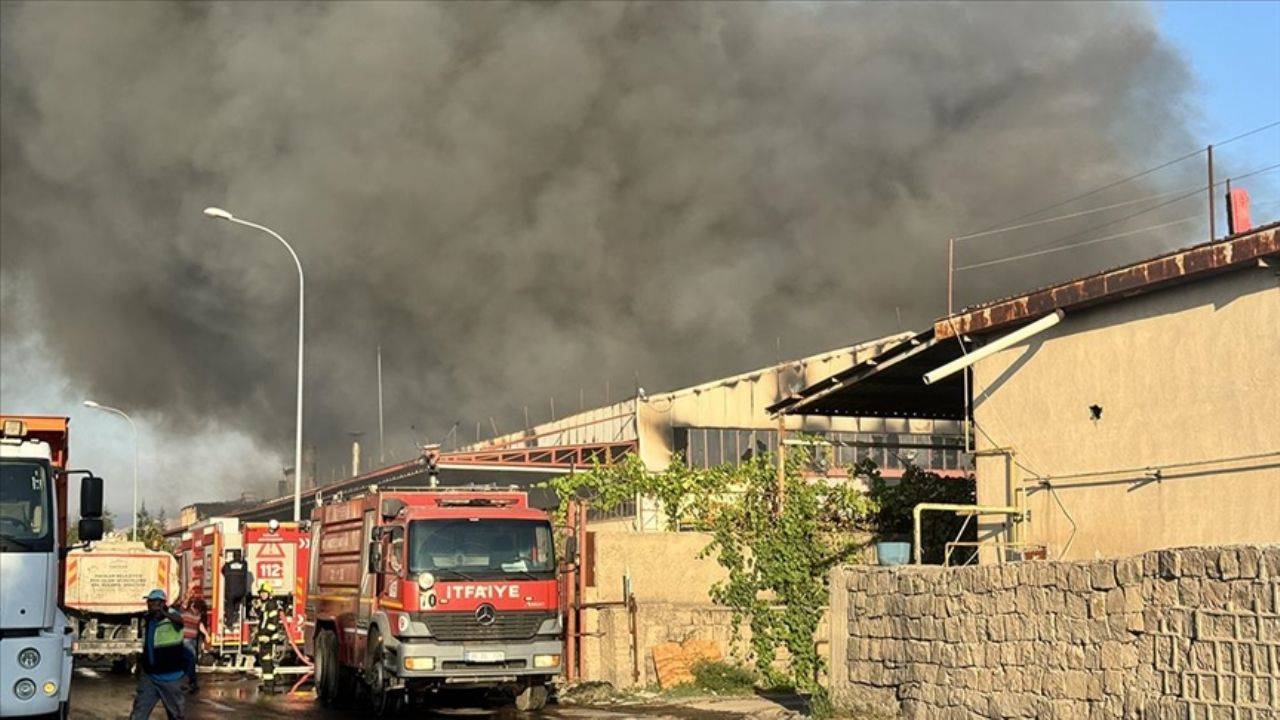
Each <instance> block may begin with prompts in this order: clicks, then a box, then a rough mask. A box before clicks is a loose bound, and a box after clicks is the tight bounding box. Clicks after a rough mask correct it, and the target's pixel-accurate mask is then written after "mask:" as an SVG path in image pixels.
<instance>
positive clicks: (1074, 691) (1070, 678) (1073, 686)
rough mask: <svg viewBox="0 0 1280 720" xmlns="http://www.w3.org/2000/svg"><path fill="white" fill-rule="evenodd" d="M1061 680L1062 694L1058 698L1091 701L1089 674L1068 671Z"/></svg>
mask: <svg viewBox="0 0 1280 720" xmlns="http://www.w3.org/2000/svg"><path fill="white" fill-rule="evenodd" d="M1061 678H1062V688H1061V692H1062V694H1061V695H1059V696H1057V697H1065V698H1068V699H1071V700H1088V699H1089V689H1090V688H1089V679H1090V675H1089V673H1086V672H1084V671H1081V670H1067V671H1065V672H1063V673H1062V675H1061ZM1051 697H1053V696H1051Z"/></svg>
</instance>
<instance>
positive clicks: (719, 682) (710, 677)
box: [692, 660, 758, 695]
mask: <svg viewBox="0 0 1280 720" xmlns="http://www.w3.org/2000/svg"><path fill="white" fill-rule="evenodd" d="M692 670H693V680H694V683H696V684H697V686H698V687H700V688H702V689H703V690H708V691H710V692H713V693H715V694H717V695H747V694H750V693H751V691H752V690H753V689H754V688H755V686H756V679H757V677H758V676H757V675H756V674H755V673H754V672H752V671H751V669H750V668H745V667H742V666H741V665H734V664H732V663H727V662H723V661H709V660H704V661H702V662H698V663H694V665H693V668H692Z"/></svg>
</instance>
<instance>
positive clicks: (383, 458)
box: [378, 345, 387, 465]
mask: <svg viewBox="0 0 1280 720" xmlns="http://www.w3.org/2000/svg"><path fill="white" fill-rule="evenodd" d="M378 462H379V463H381V464H384V465H385V464H386V462H387V445H386V442H385V440H384V439H383V435H382V346H381V345H379V346H378Z"/></svg>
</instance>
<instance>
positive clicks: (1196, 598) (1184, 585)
mask: <svg viewBox="0 0 1280 720" xmlns="http://www.w3.org/2000/svg"><path fill="white" fill-rule="evenodd" d="M1203 597H1204V594H1203V593H1202V592H1201V590H1200V579H1199V578H1195V577H1182V578H1179V579H1178V603H1179V604H1180V605H1182V606H1184V607H1199V606H1200V601H1201V599H1202V598H1203Z"/></svg>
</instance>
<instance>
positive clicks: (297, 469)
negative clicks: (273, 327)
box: [204, 207, 305, 522]
mask: <svg viewBox="0 0 1280 720" xmlns="http://www.w3.org/2000/svg"><path fill="white" fill-rule="evenodd" d="M204 214H205V215H208V216H209V217H211V218H216V219H218V220H226V221H228V222H233V223H235V224H237V225H244V226H245V227H251V228H253V229H255V230H261V231H262V232H264V233H266V234H268V235H270V236H271V237H273V238H275V239H276V240H279V241H280V244H281V245H284V249H285V250H288V251H289V256H290V257H292V258H293V264H294V265H296V266H297V268H298V408H297V417H296V418H295V419H294V426H295V427H294V431H295V434H294V443H293V521H294V522H300V521H301V520H302V337H303V335H302V330H303V318H304V315H303V309H304V307H305V305H304V302H303V298H304V295H303V279H302V261H300V260H298V253H296V252H294V251H293V247H291V246H290V245H289V243H287V242H285V239H284V238H282V237H280V234H279V233H277V232H276V231H275V230H272V229H271V228H269V227H266V226H264V225H259V224H257V223H254V222H249V221H248V220H241V219H240V218H238V217H236V216H234V215H232V214H231V213H229V212H227V211H226V210H223V209H222V208H216V207H207V208H205V209H204Z"/></svg>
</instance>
